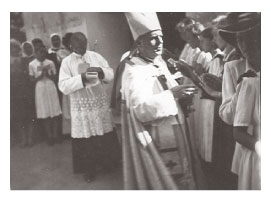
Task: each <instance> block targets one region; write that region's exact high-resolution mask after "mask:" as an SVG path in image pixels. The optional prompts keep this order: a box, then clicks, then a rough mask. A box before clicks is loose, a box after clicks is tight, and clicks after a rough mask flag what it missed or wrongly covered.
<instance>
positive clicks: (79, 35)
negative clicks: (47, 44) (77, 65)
mask: <svg viewBox="0 0 271 202" xmlns="http://www.w3.org/2000/svg"><path fill="white" fill-rule="evenodd" d="M82 38H84V39H86V40H87V37H86V36H85V34H84V33H82V32H74V33H73V34H72V36H71V42H76V41H79V40H82Z"/></svg>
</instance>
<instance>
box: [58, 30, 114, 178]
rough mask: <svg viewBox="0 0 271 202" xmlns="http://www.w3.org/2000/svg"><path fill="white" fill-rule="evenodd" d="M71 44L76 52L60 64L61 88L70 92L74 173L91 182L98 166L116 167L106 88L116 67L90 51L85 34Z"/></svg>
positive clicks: (76, 35)
mask: <svg viewBox="0 0 271 202" xmlns="http://www.w3.org/2000/svg"><path fill="white" fill-rule="evenodd" d="M71 46H72V49H73V53H72V54H70V55H69V56H68V57H66V58H64V59H63V61H62V64H61V68H60V74H59V89H60V90H61V91H62V92H63V93H64V94H65V95H70V105H71V121H72V124H71V125H72V131H71V136H72V148H73V166H74V172H75V173H85V174H86V180H87V181H92V180H93V179H94V177H95V172H96V169H97V168H98V166H100V167H103V168H104V169H110V168H112V167H113V165H114V166H115V163H116V161H115V157H116V154H117V153H118V150H117V139H116V137H115V135H114V133H113V123H112V118H111V111H110V108H109V100H108V97H107V94H106V90H105V88H104V84H106V83H108V82H110V81H112V79H113V69H112V68H110V67H109V65H108V63H107V61H106V60H105V59H104V58H103V57H102V56H101V55H100V54H98V53H96V52H92V51H88V50H87V38H86V37H85V35H84V34H83V33H81V32H77V33H74V34H73V36H72V38H71Z"/></svg>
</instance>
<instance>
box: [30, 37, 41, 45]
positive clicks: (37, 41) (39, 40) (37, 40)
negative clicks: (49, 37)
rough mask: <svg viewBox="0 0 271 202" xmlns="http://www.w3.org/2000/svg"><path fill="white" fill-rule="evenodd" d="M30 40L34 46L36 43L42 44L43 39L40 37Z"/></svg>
mask: <svg viewBox="0 0 271 202" xmlns="http://www.w3.org/2000/svg"><path fill="white" fill-rule="evenodd" d="M31 42H32V44H33V46H35V45H36V44H37V43H41V44H42V45H43V41H42V40H41V39H40V38H35V39H33V40H32V41H31Z"/></svg>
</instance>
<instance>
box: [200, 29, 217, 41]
mask: <svg viewBox="0 0 271 202" xmlns="http://www.w3.org/2000/svg"><path fill="white" fill-rule="evenodd" d="M200 36H202V37H204V38H206V39H209V40H213V38H214V35H213V29H212V28H211V27H208V28H206V29H205V30H203V31H202V32H201V33H200Z"/></svg>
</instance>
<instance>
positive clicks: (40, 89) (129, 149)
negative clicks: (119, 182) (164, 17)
mask: <svg viewBox="0 0 271 202" xmlns="http://www.w3.org/2000/svg"><path fill="white" fill-rule="evenodd" d="M125 15H126V18H127V21H128V24H129V27H130V30H131V32H132V35H133V38H134V44H133V46H132V47H131V49H130V50H129V51H127V52H126V53H124V54H123V56H122V57H121V60H120V64H119V66H118V67H117V69H116V70H115V74H114V71H113V69H112V68H111V67H110V66H109V64H108V62H107V61H106V59H105V58H104V57H103V56H102V55H100V54H98V53H96V52H93V51H88V50H87V38H86V36H85V35H84V34H83V33H81V32H75V33H67V34H66V35H65V36H64V37H63V38H62V40H61V37H60V36H59V35H58V34H52V35H51V44H52V46H51V48H49V49H47V48H46V47H45V46H44V44H43V42H42V40H41V39H38V38H36V39H33V40H32V42H28V41H27V42H24V43H23V44H19V43H18V42H17V41H15V40H11V83H10V86H11V91H10V92H11V134H12V138H14V137H21V143H22V146H23V147H27V146H32V145H33V143H34V141H33V140H34V139H33V137H34V131H35V125H37V124H36V123H37V122H38V123H39V124H38V126H39V127H40V128H42V131H44V133H45V134H46V139H47V142H48V144H49V145H54V144H55V143H57V142H60V141H61V135H62V134H70V135H71V137H72V154H73V169H74V173H84V174H85V175H84V176H85V179H86V180H87V181H88V182H91V181H93V180H94V179H95V176H96V173H97V172H99V171H101V170H107V171H109V170H112V169H114V168H115V167H117V166H118V164H119V163H120V162H122V170H123V181H124V189H183V190H187V189H247V190H250V189H253V190H255V189H256V190H259V189H261V180H260V159H261V152H260V147H261V146H260V145H261V137H260V136H261V135H260V69H261V58H260V57H261V48H260V47H261V38H260V36H261V16H260V14H259V13H239V12H235V13H228V14H227V15H221V16H218V17H216V18H215V19H213V20H212V21H211V22H209V23H207V24H205V25H203V24H201V23H200V22H198V21H196V20H195V19H192V18H189V17H186V18H184V19H182V20H181V21H180V22H179V23H178V24H177V25H176V33H179V36H180V39H181V40H184V41H185V42H186V44H185V46H184V48H183V50H182V53H181V54H180V56H176V55H174V54H172V53H170V52H169V51H168V50H166V49H165V48H164V47H163V33H162V29H161V27H160V23H159V20H158V18H157V16H156V14H155V13H125ZM61 41H62V44H63V46H62V45H61ZM110 82H112V83H113V90H112V94H111V103H110V101H109V97H110V96H109V95H107V93H106V90H105V85H106V84H107V83H110ZM112 112H113V113H112ZM116 120H118V121H117V123H116ZM120 148H122V155H121V154H120V150H121V149H120ZM120 157H121V158H120ZM120 159H121V161H120Z"/></svg>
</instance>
